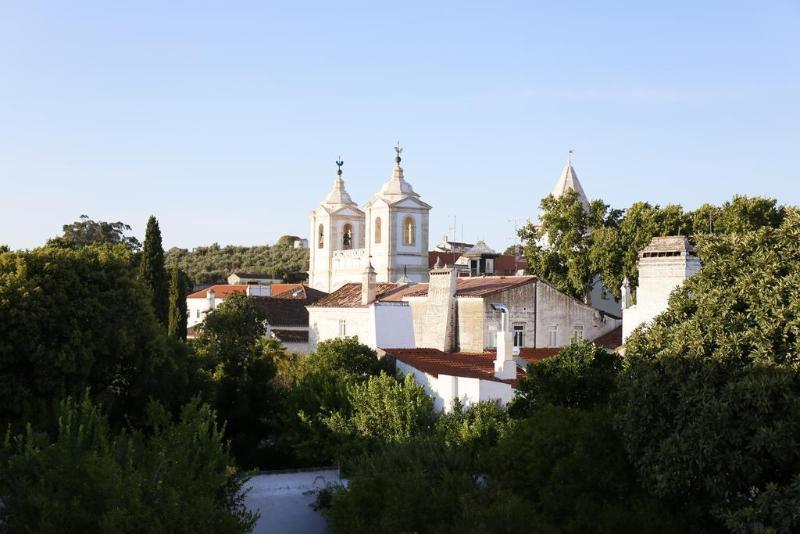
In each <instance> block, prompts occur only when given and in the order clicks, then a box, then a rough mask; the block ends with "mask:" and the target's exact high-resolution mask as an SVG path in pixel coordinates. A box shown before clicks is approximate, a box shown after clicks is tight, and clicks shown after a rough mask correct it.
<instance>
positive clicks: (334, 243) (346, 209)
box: [308, 158, 364, 292]
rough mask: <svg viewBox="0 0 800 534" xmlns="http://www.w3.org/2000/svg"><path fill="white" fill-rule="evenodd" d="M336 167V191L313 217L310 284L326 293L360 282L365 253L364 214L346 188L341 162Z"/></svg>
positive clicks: (309, 271)
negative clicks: (343, 285)
mask: <svg viewBox="0 0 800 534" xmlns="http://www.w3.org/2000/svg"><path fill="white" fill-rule="evenodd" d="M336 165H337V166H338V167H339V168H338V170H337V171H336V180H335V181H334V182H333V190H332V191H331V192H330V193H329V194H328V196H327V197H325V200H323V201H322V203H320V205H319V206H317V208H316V209H315V210H314V211H312V212H311V216H310V219H311V231H310V233H309V237H310V239H309V249H310V255H309V265H308V284H309V285H310V286H311V287H313V288H314V289H319V290H320V291H326V292H331V291H334V290H335V289H338V288H339V287H340V286H341V285H342V284H344V283H345V282H346V281H348V277H350V278H352V277H353V275H355V278H356V279H359V277H360V274H361V271H362V270H363V265H362V264H361V259H360V258H359V257H358V256H363V253H364V212H363V211H362V210H361V209H359V208H358V205H357V204H356V203H355V202H353V199H351V198H350V195H349V194H348V193H347V190H346V189H345V187H344V180H342V165H344V162H343V161H342V160H341V158H340V159H339V160H337V161H336ZM350 270H355V272H354V273H350V272H349V271H350Z"/></svg>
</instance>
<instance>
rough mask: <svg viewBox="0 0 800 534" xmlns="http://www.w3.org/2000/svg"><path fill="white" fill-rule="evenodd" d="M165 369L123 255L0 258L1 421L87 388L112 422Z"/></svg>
mask: <svg viewBox="0 0 800 534" xmlns="http://www.w3.org/2000/svg"><path fill="white" fill-rule="evenodd" d="M170 365H171V363H170V358H169V352H168V350H167V345H166V344H165V339H164V335H163V332H161V330H160V328H159V326H158V322H157V321H156V319H155V316H154V313H153V309H152V306H151V304H150V299H149V297H148V294H147V292H146V290H145V288H144V287H143V285H142V284H141V282H140V281H139V278H138V277H137V275H136V268H135V266H134V265H133V259H132V254H131V252H130V250H129V248H128V247H126V246H122V245H117V246H115V247H112V246H110V245H93V246H86V247H83V248H78V249H72V248H62V247H43V248H39V249H34V250H32V251H30V252H12V253H6V254H2V255H0V422H2V423H4V422H13V421H18V420H20V419H22V418H28V417H39V416H41V414H43V413H46V412H47V411H48V410H49V408H50V406H51V404H52V402H53V401H55V400H57V399H61V398H64V397H66V396H68V395H72V396H78V395H80V394H81V393H82V392H83V391H84V389H86V388H87V387H88V388H89V389H90V391H91V392H92V394H93V395H95V396H97V397H98V398H101V399H102V400H103V403H104V404H105V405H106V406H107V407H108V409H109V410H111V413H112V414H114V417H115V418H116V417H117V416H119V417H121V416H122V414H125V413H128V414H129V415H131V416H132V415H134V413H138V412H141V408H142V407H143V406H144V403H145V401H146V399H147V398H148V396H150V395H154V394H157V391H158V388H159V387H160V386H159V384H160V383H161V380H162V378H164V377H165V371H166V369H167V368H168V367H169V366H170Z"/></svg>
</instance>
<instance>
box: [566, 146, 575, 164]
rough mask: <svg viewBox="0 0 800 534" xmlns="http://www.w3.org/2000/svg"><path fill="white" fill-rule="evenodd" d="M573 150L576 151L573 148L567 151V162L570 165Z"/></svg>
mask: <svg viewBox="0 0 800 534" xmlns="http://www.w3.org/2000/svg"><path fill="white" fill-rule="evenodd" d="M573 152H575V151H574V150H572V149H570V151H569V152H567V163H568V164H569V165H572V153H573Z"/></svg>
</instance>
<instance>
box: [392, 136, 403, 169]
mask: <svg viewBox="0 0 800 534" xmlns="http://www.w3.org/2000/svg"><path fill="white" fill-rule="evenodd" d="M394 151H395V152H396V153H397V157H396V158H394V161H395V163H397V164H398V165H400V160H401V159H402V158H401V157H400V154H402V153H403V149H402V148H401V147H400V141H398V142H397V144H396V145H395V147H394Z"/></svg>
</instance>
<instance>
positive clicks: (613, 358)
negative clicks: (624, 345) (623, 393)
mask: <svg viewBox="0 0 800 534" xmlns="http://www.w3.org/2000/svg"><path fill="white" fill-rule="evenodd" d="M621 369H622V358H621V357H620V356H618V355H616V354H609V353H608V352H607V351H606V350H605V349H603V348H601V347H597V346H595V345H594V344H592V343H590V342H588V341H579V342H574V343H571V344H570V345H569V346H568V347H566V348H564V349H563V350H562V351H561V352H559V353H558V354H557V355H555V356H553V357H551V358H546V359H544V360H542V361H540V362H537V363H535V364H529V365H528V369H527V372H526V373H525V376H524V377H523V378H522V379H521V380H520V381H519V384H518V385H517V391H516V395H515V397H514V400H513V402H512V404H511V406H510V407H509V411H510V412H511V413H512V414H514V415H515V416H517V417H520V416H522V417H524V416H528V415H531V414H532V413H533V412H534V411H535V410H537V409H539V408H542V407H543V406H546V405H554V406H567V407H573V408H594V407H597V406H605V405H606V404H607V403H608V400H609V398H610V396H611V394H612V393H613V392H614V390H615V387H616V380H617V375H618V373H619V372H620V370H621Z"/></svg>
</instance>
